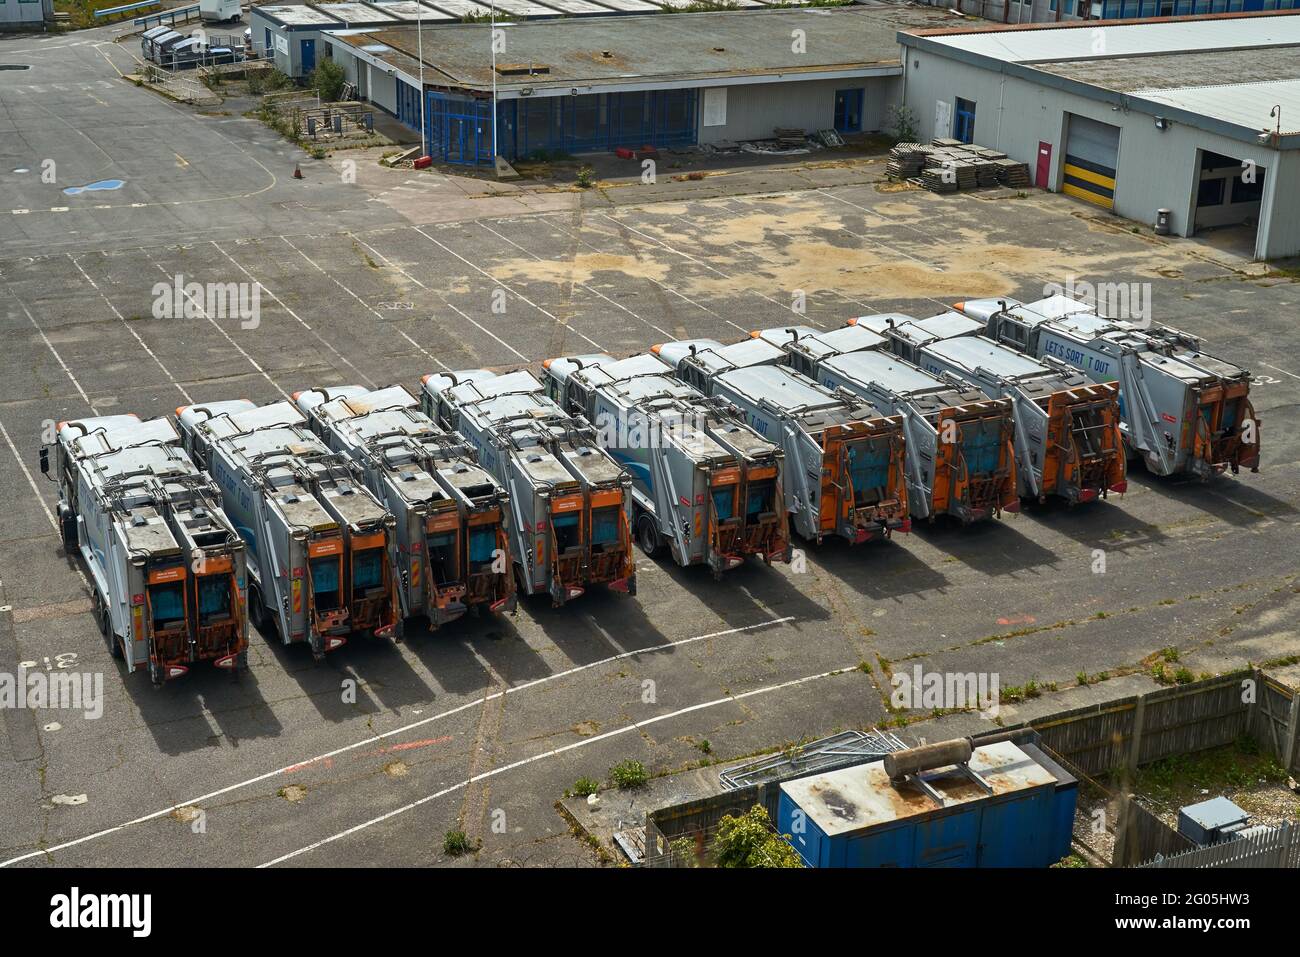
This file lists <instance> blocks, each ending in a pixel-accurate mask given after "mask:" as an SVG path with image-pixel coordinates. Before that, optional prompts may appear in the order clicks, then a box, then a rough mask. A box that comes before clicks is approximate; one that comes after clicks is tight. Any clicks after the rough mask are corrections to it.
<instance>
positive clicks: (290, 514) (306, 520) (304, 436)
mask: <svg viewBox="0 0 1300 957" xmlns="http://www.w3.org/2000/svg"><path fill="white" fill-rule="evenodd" d="M176 419H177V423H178V424H179V426H180V431H181V434H182V436H183V437H184V438H185V441H186V446H187V448H191V449H196V450H198V451H199V454H201V455H202V456H203V458H204V460H205V462H206V466H207V469H208V471H209V472H210V473H211V475H212V477H213V479H215V480H216V483H217V487H218V488H219V489H220V490H221V497H222V504H223V505H224V507H225V509H226V511H227V513H228V514H229V515H230V517H231V519H232V521H234V523H235V527H236V528H237V529H238V531H239V534H240V535H241V536H243V538H244V541H245V542H247V543H248V577H249V586H248V611H249V617H250V618H251V619H252V622H253V624H254V625H255V626H257V628H258V630H259V631H261V632H262V633H263V634H264V635H267V636H268V637H269V636H270V633H271V632H274V633H275V634H276V635H278V636H279V639H280V641H281V643H283V644H285V645H290V644H298V643H306V644H307V645H309V646H310V648H311V651H312V655H313V656H314V657H316V658H317V659H318V660H319V659H320V658H322V657H324V655H325V654H327V653H328V652H331V651H334V650H336V649H338V648H341V647H342V646H343V645H344V644H346V643H347V641H348V640H349V639H350V638H353V637H358V638H365V637H375V638H398V637H400V636H401V633H402V616H401V604H400V602H399V600H398V595H397V580H396V575H395V574H394V569H395V568H396V567H397V562H396V548H397V536H396V530H395V525H396V521H395V519H394V518H393V515H392V513H390V512H389V511H388V510H387V509H386V508H385V507H384V506H383V504H382V503H380V502H379V501H378V500H377V499H376V498H375V497H374V495H372V494H371V493H370V491H369V489H367V488H366V485H365V480H364V476H362V474H361V472H360V470H359V469H358V468H356V466H355V465H354V464H353V463H352V462H351V460H350V459H349V458H348V457H347V456H346V455H344V454H341V453H338V452H331V451H330V450H329V448H328V447H327V446H326V445H325V444H324V443H323V442H322V441H321V440H320V439H318V438H317V437H316V436H315V435H313V434H312V432H311V430H310V429H308V428H307V424H306V421H305V419H304V418H303V415H302V413H301V412H299V411H298V409H297V408H295V407H294V406H293V405H292V404H291V403H289V402H275V403H271V404H270V405H266V406H260V407H259V406H255V405H254V404H253V403H251V402H248V401H246V400H236V401H232V402H220V403H207V404H197V405H191V406H182V407H180V408H178V409H177V410H176Z"/></svg>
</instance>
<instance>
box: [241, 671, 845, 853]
mask: <svg viewBox="0 0 1300 957" xmlns="http://www.w3.org/2000/svg"><path fill="white" fill-rule="evenodd" d="M856 667H857V666H856V665H849V666H847V667H844V668H836V669H835V670H834V671H823V672H821V673H820V674H815V675H805V676H804V677H802V678H794V679H791V680H790V681H783V682H781V683H780V684H774V685H767V686H766V687H762V688H754V689H753V690H752V691H745V692H742V693H741V694H736V695H727V696H726V697H723V698H714V699H713V700H712V701H704V702H701V703H700V704H693V705H690V706H689V707H686V708H681V709H679V710H677V711H672V712H669V713H668V714H661V715H656V716H655V717H653V718H647V719H646V720H644V721H635V722H633V723H632V724H629V725H627V726H626V727H622V728H616V729H614V730H613V731H606V732H605V733H604V734H597V735H593V736H592V737H590V738H583V739H582V740H581V741H574V742H573V743H572V744H566V745H564V746H563V747H560V748H553V749H551V750H550V751H544V752H542V753H541V754H535V755H533V756H532V757H528V758H523V759H521V760H519V761H514V762H512V763H510V764H503V765H502V766H501V767H499V768H493V769H492V770H491V771H484V772H483V773H482V774H476V775H474V776H473V777H472V778H467V779H466V780H464V781H460V782H459V783H457V784H453V785H452V786H451V787H447V788H443V789H442V790H441V791H438V792H436V793H434V794H429V795H426V796H425V797H422V798H420V799H419V800H418V801H412V802H411V803H410V804H406V805H403V806H402V807H399V808H394V809H393V810H391V811H389V812H387V813H386V814H381V815H379V816H378V817H374V818H371V819H370V820H369V821H366V822H364V823H362V824H357V825H355V826H353V827H350V828H348V829H347V830H346V831H340V832H339V833H337V834H334V835H331V836H330V837H327V838H324V839H323V840H319V841H316V842H315V843H313V844H308V845H307V846H306V847H303V848H299V849H298V850H296V851H291V852H290V853H288V854H283V855H281V856H280V857H277V858H276V859H275V860H273V861H267V862H266V863H265V864H259V865H258V868H259V869H261V868H265V867H274V866H275V865H277V864H283V863H284V862H285V861H288V860H291V859H293V858H295V857H299V856H301V855H303V854H307V853H310V852H311V851H314V850H316V849H318V848H321V847H324V846H325V845H326V844H332V843H334V842H335V841H338V840H342V839H343V838H345V837H348V836H350V835H352V834H356V833H357V832H358V831H364V830H365V829H366V828H368V827H372V826H374V825H376V824H380V823H382V822H384V821H387V820H388V819H389V818H393V817H396V816H397V815H399V814H405V813H406V812H407V811H412V810H414V809H415V808H417V807H420V806H421V805H423V804H428V803H429V802H430V801H434V800H437V799H438V798H440V797H443V796H445V795H447V794H451V793H452V792H453V791H459V790H460V789H461V788H465V787H468V786H469V785H471V784H474V783H476V782H478V781H482V780H485V779H486V778H492V777H496V776H497V775H499V774H505V773H506V772H507V771H513V770H514V769H516V768H521V767H524V766H525V765H529V764H534V763H536V762H538V761H543V760H545V759H546V758H553V757H555V756H557V755H560V754H564V753H565V752H566V751H574V750H576V749H578V748H585V747H588V746H589V745H593V744H595V743H597V742H598V741H604V740H607V739H609V738H613V737H617V736H618V735H622V734H628V733H630V732H632V731H639V730H641V729H642V728H646V727H649V726H650V725H652V724H658V723H659V722H660V721H668V720H670V719H672V718H678V717H681V716H682V715H684V714H690V713H691V712H693V711H703V710H704V709H706V708H715V707H717V706H718V705H722V704H734V703H735V702H737V701H743V700H744V699H746V698H752V697H755V696H756V695H761V694H768V693H769V692H772V691H781V690H783V689H785V688H793V687H796V686H798V685H802V684H807V683H808V682H810V681H819V680H821V679H822V678H829V677H831V676H833V675H840V674H848V673H851V672H852V671H853V670H854V669H855V668H856Z"/></svg>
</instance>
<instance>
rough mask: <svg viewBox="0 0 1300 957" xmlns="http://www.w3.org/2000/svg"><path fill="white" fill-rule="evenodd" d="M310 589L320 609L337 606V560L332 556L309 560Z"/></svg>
mask: <svg viewBox="0 0 1300 957" xmlns="http://www.w3.org/2000/svg"><path fill="white" fill-rule="evenodd" d="M311 590H312V594H313V595H314V596H315V599H316V607H317V608H321V609H329V608H337V607H338V606H339V560H338V558H336V557H334V556H332V555H331V556H328V557H326V558H313V559H312V560H311Z"/></svg>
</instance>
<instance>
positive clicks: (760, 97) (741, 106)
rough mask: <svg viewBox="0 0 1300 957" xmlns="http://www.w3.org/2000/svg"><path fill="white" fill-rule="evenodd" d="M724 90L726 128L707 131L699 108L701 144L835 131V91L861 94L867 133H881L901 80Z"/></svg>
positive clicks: (805, 82) (816, 82) (801, 83)
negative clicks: (781, 131)
mask: <svg viewBox="0 0 1300 957" xmlns="http://www.w3.org/2000/svg"><path fill="white" fill-rule="evenodd" d="M724 89H726V91H727V94H726V96H727V122H726V124H725V125H723V126H705V125H704V119H705V116H704V112H705V110H704V108H703V104H701V110H700V114H701V116H700V128H699V130H700V133H699V141H700V142H701V143H717V142H719V141H720V140H731V141H733V142H735V141H738V140H754V139H762V138H765V137H771V135H772V130H773V128H775V127H778V126H781V127H789V128H793V129H801V130H808V131H812V130H825V129H831V128H832V127H834V125H835V92H836V91H837V90H862V91H863V94H862V129H863V132H867V133H870V132H873V131H876V130H880V129H882V128H884V126H885V125H886V124H887V123H888V116H887V109H888V106H889V104H891V103H894V102H897V97H898V92H897V91H898V79H897V78H896V77H881V78H870V79H856V80H854V79H847V80H802V81H799V82H795V83H756V84H753V85H746V86H729V87H725V88H724ZM701 100H703V91H701Z"/></svg>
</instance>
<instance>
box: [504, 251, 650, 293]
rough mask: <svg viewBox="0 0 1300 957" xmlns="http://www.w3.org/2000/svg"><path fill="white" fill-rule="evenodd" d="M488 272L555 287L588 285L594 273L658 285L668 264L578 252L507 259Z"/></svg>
mask: <svg viewBox="0 0 1300 957" xmlns="http://www.w3.org/2000/svg"><path fill="white" fill-rule="evenodd" d="M490 272H491V273H492V275H494V276H496V277H497V278H498V279H506V280H508V279H525V280H533V281H536V282H553V283H557V284H561V285H564V284H568V283H582V284H584V285H585V284H586V283H589V282H591V280H592V278H593V277H594V276H595V275H596V273H598V272H621V273H624V274H625V275H628V276H637V277H640V278H643V279H651V280H654V281H656V282H662V281H663V279H664V278H665V277H666V276H667V275H668V264H667V263H666V262H658V261H655V260H647V259H638V258H637V257H635V256H618V255H613V254H610V253H582V254H580V255H578V256H575V257H574V258H573V259H569V260H563V261H556V260H551V259H541V260H538V259H509V260H507V261H505V262H503V263H500V264H499V265H497V266H494V267H493V268H492V269H491V270H490Z"/></svg>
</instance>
